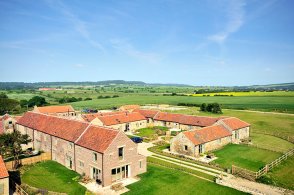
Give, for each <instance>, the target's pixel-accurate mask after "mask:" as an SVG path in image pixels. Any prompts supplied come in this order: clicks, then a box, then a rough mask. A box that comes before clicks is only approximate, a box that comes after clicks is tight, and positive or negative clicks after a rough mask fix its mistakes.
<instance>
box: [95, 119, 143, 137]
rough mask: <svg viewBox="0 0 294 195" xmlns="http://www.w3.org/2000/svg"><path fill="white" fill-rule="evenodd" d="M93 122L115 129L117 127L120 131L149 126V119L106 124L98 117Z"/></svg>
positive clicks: (132, 130)
mask: <svg viewBox="0 0 294 195" xmlns="http://www.w3.org/2000/svg"><path fill="white" fill-rule="evenodd" d="M91 123H92V124H95V125H98V126H105V127H109V128H113V129H117V130H120V131H124V132H128V131H131V132H132V133H134V132H135V130H137V129H142V128H146V127H147V120H140V121H134V122H129V123H120V124H116V125H109V126H106V125H104V124H103V123H102V122H101V121H100V120H99V119H98V118H95V119H94V120H92V121H91Z"/></svg>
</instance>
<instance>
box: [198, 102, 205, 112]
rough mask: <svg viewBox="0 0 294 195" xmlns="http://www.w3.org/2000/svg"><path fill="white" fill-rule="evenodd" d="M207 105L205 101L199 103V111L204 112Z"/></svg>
mask: <svg viewBox="0 0 294 195" xmlns="http://www.w3.org/2000/svg"><path fill="white" fill-rule="evenodd" d="M206 107H207V105H206V104H205V103H203V104H201V106H200V111H203V112H206Z"/></svg>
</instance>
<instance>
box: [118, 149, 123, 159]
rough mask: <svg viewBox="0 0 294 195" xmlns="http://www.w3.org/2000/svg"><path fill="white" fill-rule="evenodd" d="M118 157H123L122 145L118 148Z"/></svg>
mask: <svg viewBox="0 0 294 195" xmlns="http://www.w3.org/2000/svg"><path fill="white" fill-rule="evenodd" d="M118 158H119V159H120V160H122V159H124V148H123V147H121V148H119V149H118Z"/></svg>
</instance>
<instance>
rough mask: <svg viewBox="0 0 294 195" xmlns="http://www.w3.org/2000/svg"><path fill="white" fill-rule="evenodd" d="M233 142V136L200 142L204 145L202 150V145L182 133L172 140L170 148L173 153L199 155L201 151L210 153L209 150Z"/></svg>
mask: <svg viewBox="0 0 294 195" xmlns="http://www.w3.org/2000/svg"><path fill="white" fill-rule="evenodd" d="M231 142H232V138H231V136H228V137H223V138H219V139H217V140H213V141H210V142H206V143H202V144H200V145H202V146H201V147H202V148H201V151H200V149H199V147H200V145H194V144H193V143H192V142H191V141H190V140H189V139H188V138H187V137H186V136H185V135H184V134H183V133H180V134H179V135H177V136H176V137H174V138H173V139H172V140H171V145H170V150H171V152H173V153H179V154H183V155H188V156H192V157H198V156H199V155H200V154H201V153H208V152H209V151H212V150H216V149H219V148H221V147H223V146H225V145H227V144H228V143H231Z"/></svg>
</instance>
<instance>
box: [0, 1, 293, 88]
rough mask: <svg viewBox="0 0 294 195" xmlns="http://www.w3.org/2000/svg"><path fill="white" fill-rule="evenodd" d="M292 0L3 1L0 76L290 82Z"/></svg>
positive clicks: (5, 78) (197, 82)
mask: <svg viewBox="0 0 294 195" xmlns="http://www.w3.org/2000/svg"><path fill="white" fill-rule="evenodd" d="M293 8H294V1H292V0H246V1H245V0H244V1H243V0H224V1H221V0H205V1H194V0H192V1H189V0H146V1H144V0H138V1H137V0H132V1H126V0H123V1H117V0H115V1H111V0H95V1H94V0H87V1H83V0H80V1H77V0H68V1H61V0H59V1H55V0H25V1H24V0H19V1H15V0H0V67H1V69H0V81H23V82H38V81H100V80H112V79H124V80H138V81H145V82H150V83H184V84H192V85H251V84H270V83H283V82H293V75H294V12H293Z"/></svg>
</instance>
